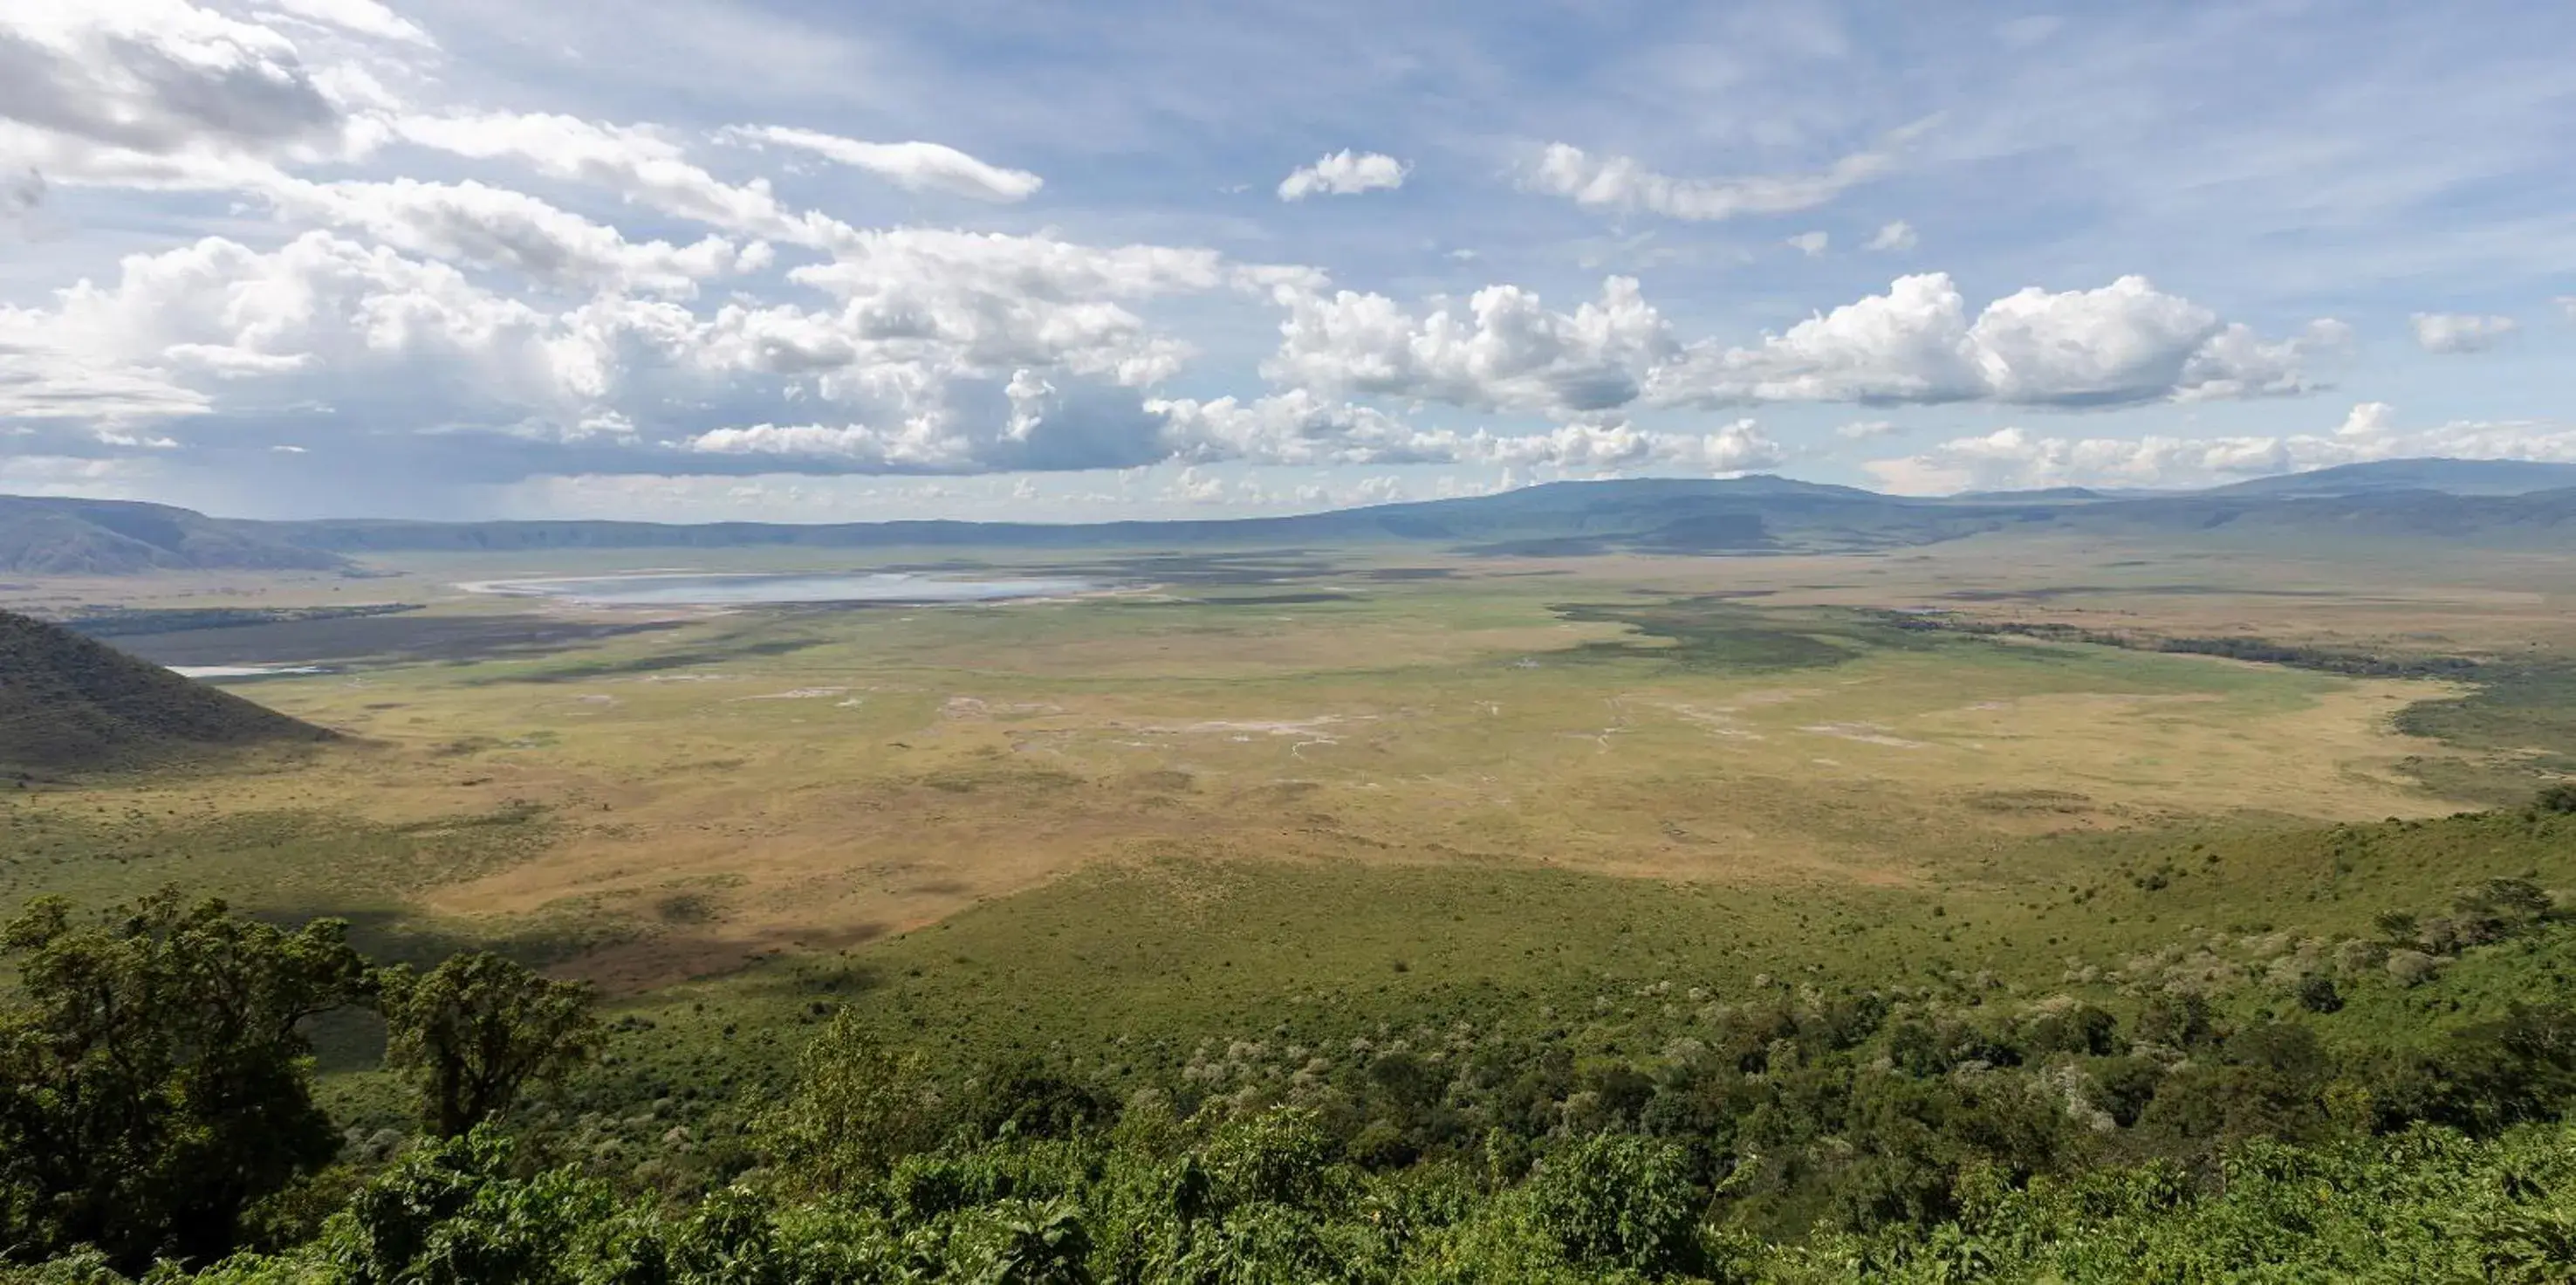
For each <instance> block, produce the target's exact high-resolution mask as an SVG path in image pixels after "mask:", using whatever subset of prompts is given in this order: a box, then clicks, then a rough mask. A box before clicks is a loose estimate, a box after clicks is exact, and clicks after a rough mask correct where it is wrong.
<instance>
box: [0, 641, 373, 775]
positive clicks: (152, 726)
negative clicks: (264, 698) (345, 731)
mask: <svg viewBox="0 0 2576 1285" xmlns="http://www.w3.org/2000/svg"><path fill="white" fill-rule="evenodd" d="M331 736H332V733H330V732H327V731H324V730H323V729H321V728H318V727H314V726H312V725H311V724H309V723H302V722H298V721H296V720H295V719H292V718H288V717H287V716H286V715H284V714H280V713H278V712H276V711H275V710H271V709H267V708H265V707H263V706H260V705H256V704H253V703H251V702H250V701H247V700H244V699H242V698H241V697H239V696H235V695H233V694H232V693H230V692H225V691H218V690H216V689H215V688H212V687H209V686H207V685H205V684H204V683H200V682H196V681H193V680H191V679H186V678H181V677H180V676H178V675H177V674H174V673H171V672H170V671H169V670H166V669H163V668H162V667H160V666H159V665H155V664H152V663H150V662H149V661H143V660H137V659H135V658H134V657H132V656H128V655H126V654H125V653H124V652H121V651H118V650H116V649H115V648H113V647H109V646H107V645H106V644H104V643H97V642H92V641H90V640H89V639H87V638H83V637H81V636H80V635H79V634H76V633H73V632H72V631H70V630H68V629H65V628H62V627H61V626H59V625H51V624H47V623H45V622H44V621H41V620H36V619H33V618H30V617H27V616H21V615H18V614H16V613H14V612H7V611H0V772H9V773H18V774H29V773H32V774H45V775H50V774H54V773H62V772H81V771H92V770H97V769H100V768H114V767H133V766H141V765H145V764H151V763H160V762H168V761H171V760H174V759H182V758H188V757H192V756H195V755H200V754H204V753H206V752H209V751H213V750H220V749H227V748H233V747H238V746H247V745H255V744H265V743H292V742H297V741H307V742H309V741H321V740H327V739H329V738H330V737H331Z"/></svg>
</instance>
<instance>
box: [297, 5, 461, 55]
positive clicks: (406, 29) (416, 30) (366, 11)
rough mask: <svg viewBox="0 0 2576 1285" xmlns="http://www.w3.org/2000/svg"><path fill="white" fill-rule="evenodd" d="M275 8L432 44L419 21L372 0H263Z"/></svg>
mask: <svg viewBox="0 0 2576 1285" xmlns="http://www.w3.org/2000/svg"><path fill="white" fill-rule="evenodd" d="M266 2H267V3H268V4H270V5H272V6H274V7H275V8H277V9H278V10H280V11H282V12H284V13H287V14H290V15H293V16H294V17H298V18H302V19H304V20H306V21H308V22H316V23H320V24H322V25H324V26H329V27H337V28H339V29H340V30H342V31H348V32H354V33H356V34H358V35H361V36H373V37H375V38H376V39H378V40H394V41H400V42H402V43H405V44H413V45H433V44H435V43H437V42H435V41H433V40H431V39H430V38H429V33H428V32H426V31H423V30H421V29H420V27H419V25H418V24H416V23H413V22H412V21H411V20H409V19H407V18H404V17H403V16H402V15H400V14H397V13H395V12H394V11H393V10H391V9H388V8H386V7H384V6H383V5H381V4H378V3H376V0H266Z"/></svg>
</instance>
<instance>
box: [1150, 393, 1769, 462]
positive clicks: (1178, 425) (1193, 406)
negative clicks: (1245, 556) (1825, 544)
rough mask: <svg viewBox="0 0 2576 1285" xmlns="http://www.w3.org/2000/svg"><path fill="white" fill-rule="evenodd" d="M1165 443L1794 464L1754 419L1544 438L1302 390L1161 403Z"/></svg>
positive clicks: (1308, 454)
mask: <svg viewBox="0 0 2576 1285" xmlns="http://www.w3.org/2000/svg"><path fill="white" fill-rule="evenodd" d="M1145 409H1146V410H1147V411H1149V412H1151V413H1153V414H1156V415H1159V416H1161V417H1162V419H1163V423H1164V429H1163V446H1164V448H1165V449H1167V450H1168V451H1170V452H1171V454H1172V455H1173V456H1174V457H1175V458H1180V459H1187V460H1193V461H1197V462H1201V463H1211V462H1218V461H1244V462H1250V463H1257V464H1284V465H1336V464H1340V465H1351V464H1360V465H1402V464H1480V465H1503V466H1507V467H1511V468H1518V469H1531V468H1544V469H1557V470H1583V471H1609V472H1615V471H1622V470H1635V469H1646V468H1666V469H1683V470H1688V471H1695V472H1704V473H1738V472H1743V471H1746V470H1749V469H1757V468H1769V467H1772V466H1775V465H1777V464H1778V463H1780V461H1781V460H1782V459H1783V458H1785V456H1784V453H1783V452H1782V450H1781V448H1780V445H1779V443H1777V442H1774V441H1773V440H1771V439H1770V438H1769V437H1767V436H1765V435H1764V434H1763V433H1762V431H1761V430H1760V428H1759V427H1758V426H1757V425H1755V423H1754V422H1753V421H1752V420H1749V419H1747V420H1737V421H1735V422H1733V423H1730V424H1724V425H1720V426H1718V427H1717V428H1715V429H1712V430H1710V431H1707V432H1696V433H1690V432H1649V431H1644V430H1640V429H1636V428H1633V427H1631V426H1629V425H1628V424H1626V423H1624V422H1612V423H1583V424H1564V425H1560V426H1558V427H1556V428H1554V429H1550V430H1547V431H1543V432H1529V433H1497V432H1493V431H1491V430H1488V429H1481V428H1480V429H1474V430H1470V431H1465V432H1461V431H1458V430H1455V429H1447V428H1421V427H1417V426H1415V425H1413V424H1412V423H1410V422H1409V421H1407V420H1406V419H1403V418H1401V417H1398V416H1395V415H1390V414H1388V413H1386V412H1383V411H1379V410H1376V409H1374V408H1371V407H1366V406H1354V405H1351V404H1348V403H1344V402H1337V401H1334V400H1332V399H1329V398H1325V397H1319V396H1317V395H1316V394H1314V393H1312V392H1310V391H1307V390H1304V389H1294V390H1290V391H1288V392H1285V393H1280V394H1276V395H1273V396H1269V397H1260V398H1254V399H1250V400H1240V399H1237V398H1233V397H1221V398H1217V399H1214V400H1212V401H1196V400H1189V399H1167V400H1152V401H1148V402H1146V403H1145Z"/></svg>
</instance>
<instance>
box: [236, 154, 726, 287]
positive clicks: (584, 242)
mask: <svg viewBox="0 0 2576 1285" xmlns="http://www.w3.org/2000/svg"><path fill="white" fill-rule="evenodd" d="M267 195H268V196H269V197H270V199H271V200H272V201H274V202H275V203H276V204H277V205H278V206H279V207H280V208H281V209H282V210H284V211H286V212H287V213H289V214H291V215H295V216H299V217H302V218H305V219H308V220H312V221H316V222H323V223H330V224H335V225H338V226H341V227H345V228H353V229H358V230H362V231H364V232H366V233H367V234H368V235H370V236H373V237H375V238H376V239H377V240H379V241H382V242H384V243H385V244H387V245H389V246H391V247H393V248H395V249H398V250H402V251H405V252H407V253H411V254H415V255H426V256H429V257H431V258H437V259H446V260H452V261H458V262H462V263H466V264H471V265H473V266H476V267H482V268H492V269H500V270H506V271H511V272H516V273H520V274H523V275H525V276H527V277H529V278H530V279H532V280H535V281H537V282H540V283H543V284H546V285H551V286H557V287H567V288H574V289H596V290H606V291H609V292H612V293H620V294H623V293H629V292H633V291H639V290H640V291H647V292H652V293H658V294H673V295H683V296H685V295H689V294H693V293H695V292H696V289H697V285H698V283H699V282H701V281H705V280H707V279H709V278H712V277H717V276H722V275H726V274H729V273H734V272H740V271H750V270H755V269H757V268H758V267H759V266H761V265H762V264H764V263H766V262H767V259H768V253H769V248H768V246H767V244H766V243H762V242H753V243H751V244H749V245H747V246H736V245H735V244H734V243H733V242H731V241H728V240H726V239H724V238H723V237H718V236H709V237H705V238H702V239H700V240H699V241H697V242H695V243H693V244H690V245H687V246H674V245H672V244H670V243H669V242H667V241H648V242H643V243H640V244H639V243H636V242H632V241H629V240H627V239H626V237H625V235H624V234H623V233H620V232H619V231H618V230H617V229H615V228H612V227H609V226H607V225H605V224H601V223H594V222H592V221H590V220H588V219H585V218H582V217H581V216H579V215H576V214H572V213H570V212H568V211H565V210H562V209H558V208H556V207H555V206H553V205H549V204H547V203H546V202H544V201H541V200H538V199H537V198H535V197H533V196H529V195H527V194H525V193H522V192H514V191H511V190H509V189H507V188H496V187H489V186H486V185H484V184H482V183H478V182H475V181H473V180H471V179H469V180H467V181H465V182H463V183H452V184H451V183H423V182H418V181H416V180H413V179H408V178H399V179H395V180H393V181H391V182H385V183H365V182H355V181H351V182H339V183H306V182H301V181H296V180H287V181H284V182H280V183H277V184H274V185H272V186H270V187H269V188H268V191H267Z"/></svg>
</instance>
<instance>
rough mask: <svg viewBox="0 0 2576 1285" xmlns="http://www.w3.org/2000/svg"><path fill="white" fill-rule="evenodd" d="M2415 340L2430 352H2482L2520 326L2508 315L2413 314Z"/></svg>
mask: <svg viewBox="0 0 2576 1285" xmlns="http://www.w3.org/2000/svg"><path fill="white" fill-rule="evenodd" d="M2414 326H2415V342H2416V343H2418V344H2420V345H2422V346H2423V349H2424V351H2426V352H2430V353H2465V352H2484V351H2486V350H2487V349H2489V348H2493V347H2495V345H2496V342H2497V341H2498V340H2501V339H2503V338H2504V337H2505V336H2507V335H2510V334H2512V333H2513V332H2514V331H2516V330H2518V329H2520V328H2521V323H2519V322H2517V321H2515V320H2514V319H2513V318H2511V317H2480V316H2470V315H2466V314H2462V313H2456V312H2419V313H2416V314H2415V318H2414Z"/></svg>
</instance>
